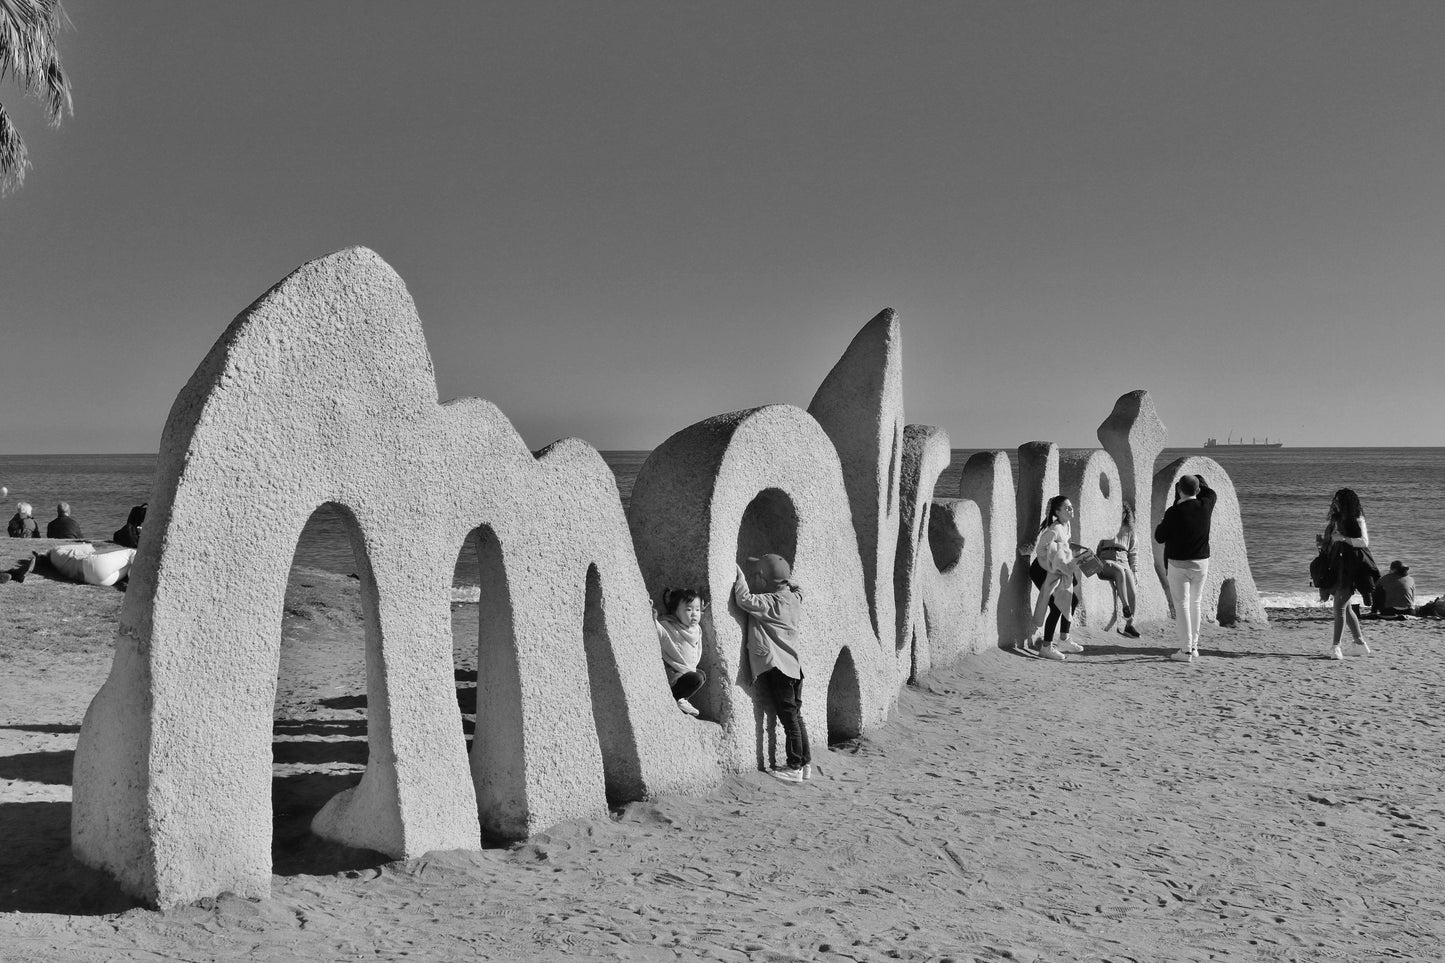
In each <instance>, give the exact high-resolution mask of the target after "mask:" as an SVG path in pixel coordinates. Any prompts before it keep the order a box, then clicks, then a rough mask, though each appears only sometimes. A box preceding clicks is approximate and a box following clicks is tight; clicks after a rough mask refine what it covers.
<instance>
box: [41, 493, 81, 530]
mask: <svg viewBox="0 0 1445 963" xmlns="http://www.w3.org/2000/svg"><path fill="white" fill-rule="evenodd" d="M45 537H46V538H84V537H85V536H84V535H83V534H81V531H80V523H79V522H77V521H76V520H75V519H73V518H71V517H70V502H61V503H60V504H59V505H56V506H55V517H54V518H52V519H51V520H50V524H49V525H46V526H45Z"/></svg>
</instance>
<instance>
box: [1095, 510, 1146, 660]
mask: <svg viewBox="0 0 1445 963" xmlns="http://www.w3.org/2000/svg"><path fill="white" fill-rule="evenodd" d="M1095 554H1097V555H1098V556H1099V561H1101V562H1103V563H1104V567H1103V569H1102V570H1101V571H1100V572H1099V578H1101V579H1103V580H1104V581H1106V582H1109V583H1111V584H1112V585H1113V588H1114V617H1113V618H1112V619H1111V620H1110V621H1109V625H1106V626H1104V628H1105V629H1106V630H1107V629H1108V628H1109V627H1110V626H1112V625H1114V624H1116V623H1117V622H1118V621H1119V610H1120V609H1122V610H1123V613H1124V627H1123V628H1122V629H1120V630H1119V632H1120V634H1122V635H1127V636H1128V637H1129V638H1131V639H1137V638H1139V630H1138V629H1136V628H1134V609H1135V607H1136V606H1137V605H1138V604H1139V597H1138V589H1137V585H1136V583H1135V581H1134V572H1135V570H1136V569H1137V568H1138V567H1139V552H1138V549H1136V548H1135V547H1134V506H1133V505H1132V504H1131V503H1129V502H1125V503H1124V507H1123V511H1122V513H1121V517H1120V520H1119V531H1118V533H1117V534H1115V535H1114V537H1113V538H1106V539H1103V540H1102V541H1100V542H1099V547H1098V549H1097V550H1096V552H1095Z"/></svg>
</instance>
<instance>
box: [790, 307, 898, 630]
mask: <svg viewBox="0 0 1445 963" xmlns="http://www.w3.org/2000/svg"><path fill="white" fill-rule="evenodd" d="M808 413H809V414H810V415H812V416H813V417H814V418H816V419H817V420H818V424H820V425H822V426H823V430H824V431H825V432H827V434H828V437H829V438H831V439H832V441H833V447H834V448H836V449H837V452H838V458H839V459H840V461H841V462H842V465H843V480H844V482H845V483H846V484H847V486H848V504H849V506H850V507H851V510H852V514H853V528H854V530H855V531H856V532H857V536H858V551H859V553H860V554H861V555H862V558H863V587H864V590H865V591H866V592H867V593H868V608H869V615H870V617H871V618H872V622H873V628H874V629H875V631H877V633H878V638H879V640H880V641H881V642H882V643H884V644H887V645H888V646H889V648H893V647H894V640H893V639H892V638H890V636H892V635H896V634H897V633H896V630H897V629H898V628H899V627H900V624H899V620H897V619H896V618H895V616H894V599H893V592H892V591H891V590H890V588H889V586H888V584H887V583H888V582H889V580H890V577H891V575H892V572H893V558H894V553H895V552H896V550H897V546H898V525H899V511H898V473H899V466H900V462H901V460H902V458H903V428H904V424H903V336H902V329H901V328H900V327H899V323H898V317H897V315H895V314H894V312H893V311H892V310H891V309H886V308H885V309H884V310H883V311H881V312H879V314H878V316H877V317H875V318H874V319H873V320H872V321H869V322H868V323H867V324H866V325H864V326H863V330H861V331H859V332H858V334H857V335H856V336H855V337H854V338H853V342H852V343H851V344H849V345H848V350H847V351H845V352H844V353H843V356H842V357H841V358H839V359H838V363H837V364H836V365H834V366H833V370H832V371H830V372H828V376H827V377H826V378H824V379H823V383H822V384H821V385H819V386H818V391H817V393H816V394H814V395H813V400H812V402H811V403H810V404H809V405H808ZM899 644H901V642H900V643H899Z"/></svg>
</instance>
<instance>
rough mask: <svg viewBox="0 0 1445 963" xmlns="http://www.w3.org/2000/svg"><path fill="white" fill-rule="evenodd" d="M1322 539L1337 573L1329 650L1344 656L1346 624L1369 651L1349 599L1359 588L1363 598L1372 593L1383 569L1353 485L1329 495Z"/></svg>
mask: <svg viewBox="0 0 1445 963" xmlns="http://www.w3.org/2000/svg"><path fill="white" fill-rule="evenodd" d="M1320 543H1321V545H1322V547H1323V550H1324V551H1325V552H1327V553H1328V554H1329V561H1330V571H1331V572H1332V573H1334V579H1333V581H1332V582H1331V585H1332V588H1331V589H1330V594H1331V595H1333V596H1334V606H1335V625H1334V647H1333V648H1332V649H1331V650H1330V658H1331V659H1336V660H1339V659H1343V658H1344V657H1345V654H1344V653H1343V652H1342V651H1340V637H1341V636H1342V635H1344V629H1345V626H1346V625H1348V626H1349V627H1350V636H1351V638H1353V639H1354V640H1355V644H1356V645H1359V646H1363V647H1364V649H1365V652H1366V653H1368V652H1369V651H1370V644H1369V643H1368V642H1366V641H1365V636H1364V634H1363V633H1362V632H1361V631H1360V617H1359V616H1358V615H1356V614H1355V610H1354V609H1353V608H1351V607H1350V599H1351V598H1352V597H1353V596H1354V594H1355V592H1357V591H1358V592H1359V593H1360V595H1361V597H1362V598H1367V599H1368V598H1370V597H1371V596H1373V595H1374V592H1375V578H1376V577H1377V576H1378V575H1379V574H1380V569H1379V567H1378V566H1376V565H1375V559H1374V556H1372V555H1370V554H1369V552H1370V530H1369V529H1368V528H1366V527H1365V510H1364V509H1363V508H1361V507H1360V496H1359V495H1356V494H1355V493H1354V490H1353V489H1349V488H1341V489H1340V490H1339V491H1337V492H1335V497H1334V498H1332V499H1330V514H1329V522H1328V523H1326V525H1325V533H1324V535H1322V536H1321V537H1320Z"/></svg>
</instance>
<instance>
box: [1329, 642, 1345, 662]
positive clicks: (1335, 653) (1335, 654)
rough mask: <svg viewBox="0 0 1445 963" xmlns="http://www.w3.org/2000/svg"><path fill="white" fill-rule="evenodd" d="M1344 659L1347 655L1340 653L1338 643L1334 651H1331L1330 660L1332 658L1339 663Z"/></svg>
mask: <svg viewBox="0 0 1445 963" xmlns="http://www.w3.org/2000/svg"><path fill="white" fill-rule="evenodd" d="M1344 657H1345V654H1344V653H1343V652H1341V651H1340V646H1339V643H1336V644H1335V647H1334V648H1333V649H1332V650H1330V658H1332V659H1334V660H1335V661H1337V662H1338V661H1340V660H1341V659H1343V658H1344Z"/></svg>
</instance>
